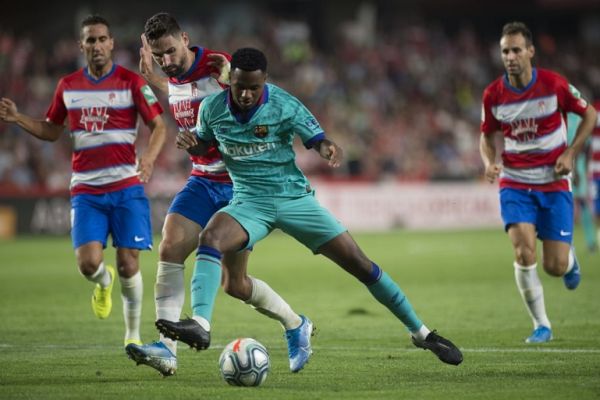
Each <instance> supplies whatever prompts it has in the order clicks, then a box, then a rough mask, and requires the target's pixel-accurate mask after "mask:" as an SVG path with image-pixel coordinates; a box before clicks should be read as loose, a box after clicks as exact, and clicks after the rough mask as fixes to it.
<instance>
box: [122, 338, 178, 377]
mask: <svg viewBox="0 0 600 400" xmlns="http://www.w3.org/2000/svg"><path fill="white" fill-rule="evenodd" d="M125 351H126V352H127V355H128V356H129V358H131V359H132V360H133V361H135V363H136V364H137V365H140V364H144V365H148V366H150V367H152V368H154V369H155V370H157V371H158V372H160V373H161V374H162V375H163V376H165V377H166V376H171V375H174V374H175V372H176V371H177V357H175V355H174V354H173V353H171V350H169V349H168V348H167V346H165V344H164V343H163V342H153V343H150V344H143V345H141V346H140V345H137V344H135V343H129V344H128V345H127V346H126V347H125Z"/></svg>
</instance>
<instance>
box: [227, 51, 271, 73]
mask: <svg viewBox="0 0 600 400" xmlns="http://www.w3.org/2000/svg"><path fill="white" fill-rule="evenodd" d="M236 68H238V69H241V70H242V71H256V70H261V71H263V72H267V57H266V56H265V54H264V53H263V52H262V51H260V50H258V49H254V48H252V47H244V48H241V49H238V50H236V51H235V53H233V55H232V56H231V70H232V71H233V70H234V69H236Z"/></svg>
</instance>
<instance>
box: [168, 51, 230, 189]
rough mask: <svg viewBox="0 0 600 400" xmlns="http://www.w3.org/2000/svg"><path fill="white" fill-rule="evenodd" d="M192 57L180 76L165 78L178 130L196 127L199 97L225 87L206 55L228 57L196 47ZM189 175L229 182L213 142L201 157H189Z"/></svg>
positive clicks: (201, 98)
mask: <svg viewBox="0 0 600 400" xmlns="http://www.w3.org/2000/svg"><path fill="white" fill-rule="evenodd" d="M191 49H192V50H193V51H194V53H195V54H196V57H195V59H194V64H193V65H192V66H191V68H190V69H189V70H188V71H187V72H186V73H184V74H183V75H182V76H179V77H173V78H169V108H170V109H171V113H172V114H173V116H174V117H175V121H177V127H178V128H179V131H180V132H181V131H185V130H192V129H193V128H194V127H195V126H196V118H197V117H198V108H199V107H200V103H201V102H202V100H203V99H204V98H205V97H207V96H208V95H211V94H213V93H217V92H220V91H221V90H223V89H224V88H225V87H226V86H225V85H222V84H221V83H220V82H219V81H217V79H215V78H213V77H212V76H211V74H212V73H216V74H218V73H219V70H218V69H217V68H215V67H211V66H210V65H208V62H209V61H210V59H209V58H208V55H209V54H214V53H217V54H222V55H224V56H225V57H227V59H228V60H229V59H231V56H230V55H229V54H226V53H222V52H216V51H212V50H208V49H204V48H200V47H192V48H191ZM190 160H192V172H191V174H192V175H195V176H201V177H203V178H206V179H210V180H212V181H216V182H231V179H230V178H229V174H228V173H227V170H226V169H225V163H224V162H223V159H222V157H221V153H219V150H217V147H216V146H215V145H212V146H210V148H209V150H208V152H207V153H206V154H204V155H203V156H200V157H198V156H190Z"/></svg>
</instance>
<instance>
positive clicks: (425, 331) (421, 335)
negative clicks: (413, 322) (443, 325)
mask: <svg viewBox="0 0 600 400" xmlns="http://www.w3.org/2000/svg"><path fill="white" fill-rule="evenodd" d="M430 332H431V331H430V330H429V328H427V327H426V326H425V324H423V325H421V327H420V328H419V330H418V331H416V332H411V333H410V334H411V336H412V337H414V338H415V339H417V340H419V341H421V342H422V341H423V340H425V339H426V338H427V335H429V333H430Z"/></svg>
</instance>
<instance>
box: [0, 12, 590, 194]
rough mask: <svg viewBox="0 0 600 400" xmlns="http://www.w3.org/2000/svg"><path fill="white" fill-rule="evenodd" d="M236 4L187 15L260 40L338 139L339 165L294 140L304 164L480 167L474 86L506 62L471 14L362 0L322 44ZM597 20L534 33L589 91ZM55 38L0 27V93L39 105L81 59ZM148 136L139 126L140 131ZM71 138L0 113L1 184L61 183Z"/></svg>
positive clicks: (359, 173) (36, 110) (384, 175)
mask: <svg viewBox="0 0 600 400" xmlns="http://www.w3.org/2000/svg"><path fill="white" fill-rule="evenodd" d="M235 7H237V8H238V9H239V10H238V12H237V13H236V14H235V15H237V16H239V18H240V19H244V24H239V23H236V21H232V20H226V19H224V18H230V17H231V15H233V14H232V12H228V13H220V12H216V13H215V15H214V16H213V18H212V19H210V22H209V23H202V24H198V22H197V21H196V20H192V19H189V20H188V21H185V20H183V21H182V22H183V25H184V26H185V27H186V29H187V30H188V31H190V32H193V35H192V36H194V37H201V38H202V42H203V43H207V44H210V45H211V47H212V48H223V49H228V50H229V51H231V52H233V51H234V50H235V49H236V48H238V47H241V46H255V47H259V48H261V49H263V50H265V51H266V53H267V55H268V58H269V60H271V65H270V66H269V70H270V79H271V81H272V82H274V83H276V84H278V85H280V86H282V87H283V88H286V89H289V90H290V91H291V92H293V93H295V94H296V95H298V97H300V99H301V100H302V101H303V102H304V103H305V104H306V105H307V106H308V107H309V108H310V109H311V111H312V112H313V113H314V114H315V115H316V117H317V118H318V119H319V121H321V123H322V125H323V127H324V129H325V131H326V132H327V134H328V135H330V136H331V137H332V139H334V140H335V141H336V142H338V143H339V144H340V145H341V146H343V147H344V149H345V152H346V163H345V166H344V168H340V169H339V170H336V171H332V170H331V169H328V168H323V165H322V163H321V162H320V161H319V160H318V159H317V158H316V157H313V155H312V154H311V152H302V151H300V152H299V153H298V160H297V161H298V163H299V164H300V167H301V168H302V169H303V170H304V171H306V173H307V174H309V175H319V176H321V177H323V178H326V179H343V180H346V179H357V180H369V181H378V180H449V179H450V180H457V179H461V180H464V179H479V177H480V175H481V168H480V160H479V154H478V152H479V150H478V149H479V148H478V140H479V119H480V113H481V104H480V100H481V93H482V90H483V88H484V85H485V83H486V82H488V81H491V80H492V79H493V78H494V77H496V76H498V75H499V74H501V73H502V66H501V65H500V64H499V57H498V56H497V54H498V43H497V40H496V38H495V36H493V35H491V37H492V39H490V40H486V39H485V37H486V36H485V35H484V33H485V32H478V31H477V30H476V28H474V27H472V26H469V25H468V24H463V25H461V27H460V28H459V29H458V30H456V31H455V32H450V30H449V29H448V28H447V27H444V26H442V25H439V24H438V23H436V22H435V21H428V20H427V19H420V18H418V17H414V16H412V17H410V18H406V19H405V20H402V19H401V18H400V17H399V16H397V15H388V16H386V15H379V16H377V9H376V8H374V7H373V6H360V7H358V8H357V12H356V16H351V17H350V18H348V19H346V20H342V21H337V24H336V26H337V28H336V29H335V30H334V32H335V33H336V35H337V36H336V40H335V43H336V44H335V47H334V48H333V49H329V50H327V51H325V50H323V49H321V48H319V47H317V45H316V43H319V42H322V40H317V39H318V38H315V37H314V32H313V30H314V25H311V22H312V21H310V20H308V19H306V18H305V19H303V20H302V19H295V20H294V19H289V18H286V17H283V16H277V15H272V14H269V13H268V12H266V11H261V12H255V10H254V11H253V9H252V7H249V6H248V5H247V4H245V3H236V4H235ZM188 18H191V17H188ZM377 18H379V19H380V20H377ZM392 19H393V21H391V20H392ZM599 24H600V22H598V21H597V20H593V19H589V20H586V21H585V24H584V29H582V35H583V37H582V38H581V40H580V39H578V38H577V37H575V36H573V35H572V34H570V35H567V34H562V35H560V34H553V33H551V32H546V31H542V32H539V33H538V34H536V37H537V38H538V42H537V43H535V45H536V47H537V50H538V52H537V57H538V59H539V61H540V62H541V63H543V64H544V65H545V66H546V67H548V68H550V69H554V70H557V71H559V72H561V73H563V74H565V75H567V76H569V77H570V78H571V79H573V83H574V84H575V85H576V86H577V87H578V88H579V89H580V90H581V91H582V92H583V93H584V95H586V96H587V97H588V98H589V100H592V98H591V96H592V95H593V94H595V93H600V67H598V65H600V64H599V63H598V60H597V57H598V56H597V54H598V52H597V51H596V50H597V49H595V48H594V46H597V43H598V41H595V40H593V37H594V36H595V35H596V34H597V32H600V28H599V26H598V25H599ZM69 27H70V26H69V25H68V24H67V26H66V27H65V28H66V30H67V28H69ZM188 27H189V28H188ZM383 27H385V29H384V28H383ZM126 28H127V29H126ZM490 28H494V29H495V28H496V26H494V27H490ZM140 30H141V25H140V27H139V29H134V28H133V27H123V29H120V30H119V32H118V33H117V35H119V44H120V45H119V48H118V49H115V59H116V60H117V62H119V63H122V64H123V65H125V66H127V67H129V68H134V69H135V68H137V67H136V66H137V60H138V48H139V43H138V42H139V32H138V31H140ZM494 32H495V31H494ZM64 36H65V37H70V33H69V32H65V35H64ZM123 36H124V37H123ZM590 38H592V39H590ZM54 43H55V44H54V46H51V47H48V46H46V47H44V46H40V45H38V44H37V43H34V42H33V40H32V39H30V38H27V37H16V36H14V35H12V34H11V33H9V32H3V31H0V94H1V95H3V96H7V97H12V98H14V99H15V101H16V102H17V103H18V104H22V110H23V112H25V113H28V114H30V115H38V116H43V115H44V114H45V112H46V109H45V107H46V105H47V104H48V101H49V99H50V96H52V89H53V86H52V83H53V82H55V81H56V78H57V77H58V76H59V75H61V74H64V73H65V72H67V71H71V70H73V69H74V68H76V67H77V66H81V64H80V63H81V61H80V54H79V53H77V52H75V51H73V48H74V46H72V41H71V39H59V40H56V41H55V42H54ZM594 65H595V67H594ZM161 101H162V102H163V104H165V102H166V99H165V98H161ZM168 122H169V123H170V124H171V126H170V128H169V132H170V133H171V139H168V140H167V145H166V146H165V148H164V150H163V152H162V153H161V155H160V157H159V159H158V160H157V161H156V165H155V176H154V178H153V179H152V181H151V186H152V188H154V189H155V190H158V191H164V192H166V193H169V194H170V191H171V190H172V189H171V188H177V187H180V186H181V185H183V183H184V180H185V179H186V178H187V175H188V172H189V171H188V163H187V157H186V155H185V154H184V153H182V152H181V151H179V150H177V149H176V148H175V146H174V144H173V143H174V133H175V132H176V129H175V126H174V124H173V122H172V121H170V120H169V121H168ZM147 136H148V135H147V134H146V135H145V134H144V133H143V132H142V135H140V139H139V140H141V141H142V142H143V141H144V140H147ZM140 145H141V147H142V148H143V146H144V143H141V144H140ZM298 145H300V144H298ZM69 146H70V141H69V140H68V138H65V140H62V141H61V145H59V146H57V145H52V146H46V145H45V144H44V143H39V141H35V140H31V138H30V137H29V135H26V134H23V133H22V132H20V131H19V129H17V128H14V127H12V128H11V127H9V126H8V125H3V124H0V191H1V190H2V189H4V190H6V189H7V188H10V189H11V190H12V189H14V190H28V189H43V190H58V189H61V188H62V189H66V188H67V187H68V185H69V176H70V170H69V169H70V162H69V157H70V156H69V155H70V147H69ZM49 166H51V167H49ZM173 190H174V189H173Z"/></svg>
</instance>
